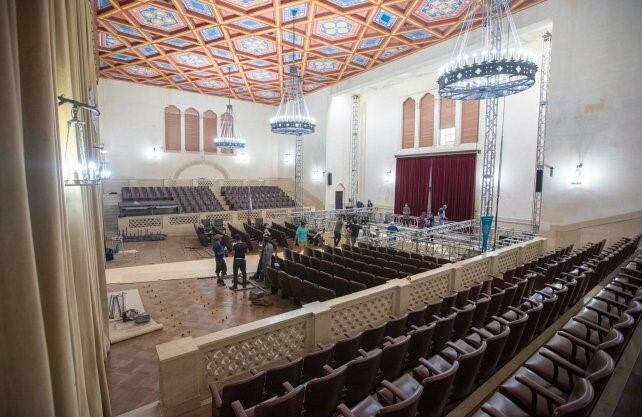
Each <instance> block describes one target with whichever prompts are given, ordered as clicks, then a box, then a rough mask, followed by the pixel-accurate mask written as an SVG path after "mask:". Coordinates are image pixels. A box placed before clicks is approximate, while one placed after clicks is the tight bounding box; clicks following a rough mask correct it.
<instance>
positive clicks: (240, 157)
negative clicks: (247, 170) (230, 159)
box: [236, 150, 250, 164]
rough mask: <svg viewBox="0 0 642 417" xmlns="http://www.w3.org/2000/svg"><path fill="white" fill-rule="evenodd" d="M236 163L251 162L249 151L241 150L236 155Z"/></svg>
mask: <svg viewBox="0 0 642 417" xmlns="http://www.w3.org/2000/svg"><path fill="white" fill-rule="evenodd" d="M236 162H237V163H239V164H247V163H248V162H250V154H248V153H247V151H244V150H241V151H237V153H236Z"/></svg>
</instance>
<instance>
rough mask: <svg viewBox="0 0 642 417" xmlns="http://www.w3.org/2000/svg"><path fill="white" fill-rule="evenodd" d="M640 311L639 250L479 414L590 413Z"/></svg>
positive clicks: (579, 416) (615, 253) (622, 250)
mask: <svg viewBox="0 0 642 417" xmlns="http://www.w3.org/2000/svg"><path fill="white" fill-rule="evenodd" d="M639 240H640V238H639V237H637V238H635V239H633V240H631V241H628V242H622V243H623V244H622V245H621V246H619V247H616V248H612V249H613V250H612V251H611V252H610V253H609V254H608V256H612V259H620V260H621V259H622V258H626V257H627V256H628V255H630V254H631V252H632V251H634V250H635V249H636V248H637V245H638V243H639ZM641 315H642V256H641V255H640V254H638V255H637V257H636V258H635V259H634V260H633V262H630V263H628V264H627V265H626V266H625V267H624V268H621V269H620V271H619V272H618V274H617V275H616V277H615V278H613V279H612V280H611V281H610V282H609V283H608V284H607V285H606V286H605V287H604V288H603V289H602V290H600V291H599V292H598V293H597V295H596V296H595V297H593V298H592V299H591V300H590V301H588V303H586V304H585V305H584V307H583V308H582V309H581V310H580V311H579V313H577V314H576V315H575V316H573V317H572V318H571V319H570V320H569V321H568V322H567V323H566V324H565V325H564V326H563V327H562V328H561V329H560V330H559V331H558V332H557V333H556V334H555V335H554V336H553V337H552V338H551V339H550V340H549V341H548V342H546V343H545V344H544V346H543V347H542V348H540V349H539V350H538V351H537V352H536V353H535V354H534V355H532V356H531V357H530V358H529V359H528V360H527V361H526V362H525V363H524V364H523V365H522V366H521V367H520V368H519V369H518V370H517V371H516V372H515V373H514V374H513V375H512V376H511V377H510V378H508V380H506V381H505V382H504V383H503V384H502V385H501V386H500V387H499V389H498V390H497V392H496V393H495V394H493V395H492V396H491V397H490V398H489V399H488V401H486V402H485V403H484V404H483V405H482V406H481V407H480V409H479V410H478V411H477V412H476V413H475V416H476V417H503V416H511V417H512V416H515V417H522V416H543V415H554V416H573V417H583V416H587V415H588V414H589V413H590V412H591V410H592V408H593V406H594V405H595V403H596V402H597V400H598V399H599V397H600V394H601V393H602V391H603V390H604V387H605V386H606V384H607V382H608V381H609V378H610V376H611V374H612V373H613V370H614V369H615V366H616V364H617V361H618V359H619V357H620V355H621V354H622V351H623V350H624V348H625V346H626V344H627V342H628V340H629V338H630V337H631V335H632V333H633V331H634V330H635V328H636V327H637V324H638V322H639V320H640V316H641Z"/></svg>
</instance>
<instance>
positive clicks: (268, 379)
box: [251, 358, 303, 399]
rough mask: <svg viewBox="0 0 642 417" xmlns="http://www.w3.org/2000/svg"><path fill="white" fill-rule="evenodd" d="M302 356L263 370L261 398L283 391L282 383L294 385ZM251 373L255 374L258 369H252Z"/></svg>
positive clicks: (297, 379)
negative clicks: (263, 384) (263, 380)
mask: <svg viewBox="0 0 642 417" xmlns="http://www.w3.org/2000/svg"><path fill="white" fill-rule="evenodd" d="M302 367H303V358H296V359H293V360H292V361H289V362H288V363H286V364H284V365H279V366H272V367H270V368H269V369H267V370H266V371H265V389H264V394H263V398H264V399H267V398H271V397H273V396H275V395H279V394H280V393H282V392H283V386H282V385H283V383H284V382H289V383H290V384H293V385H296V384H298V383H299V379H300V378H301V369H302ZM251 373H252V374H253V375H256V374H258V373H259V371H257V370H255V369H252V370H251Z"/></svg>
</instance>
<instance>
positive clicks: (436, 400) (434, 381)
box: [419, 361, 459, 417]
mask: <svg viewBox="0 0 642 417" xmlns="http://www.w3.org/2000/svg"><path fill="white" fill-rule="evenodd" d="M458 370H459V362H457V361H455V362H453V363H451V365H450V368H448V369H446V370H445V371H444V372H440V373H439V374H436V375H433V376H429V377H427V378H424V379H423V380H422V381H421V385H422V386H423V387H424V391H425V392H426V393H430V395H423V396H422V397H421V401H420V402H419V413H420V415H421V416H422V417H441V416H442V415H443V413H444V407H445V406H446V401H447V400H448V394H449V393H450V388H451V387H452V385H453V380H454V379H455V375H457V371H458Z"/></svg>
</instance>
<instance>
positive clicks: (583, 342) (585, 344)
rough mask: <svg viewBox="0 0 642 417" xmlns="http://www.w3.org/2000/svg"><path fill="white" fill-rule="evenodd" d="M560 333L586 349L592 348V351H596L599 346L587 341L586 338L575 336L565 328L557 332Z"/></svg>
mask: <svg viewBox="0 0 642 417" xmlns="http://www.w3.org/2000/svg"><path fill="white" fill-rule="evenodd" d="M557 334H558V335H560V336H562V337H564V338H566V339H568V340H570V341H571V343H574V344H576V345H578V346H581V347H583V348H584V349H587V350H590V351H591V352H595V351H596V350H597V348H596V347H595V346H593V345H592V344H590V343H589V342H587V341H586V340H583V339H580V338H579V337H577V336H575V335H574V334H571V333H568V332H566V331H564V330H560V331H558V332H557Z"/></svg>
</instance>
